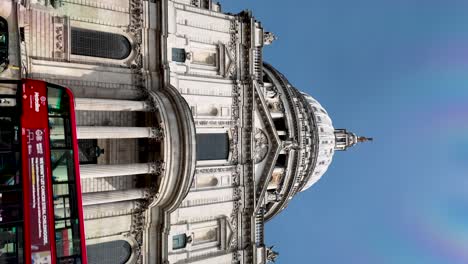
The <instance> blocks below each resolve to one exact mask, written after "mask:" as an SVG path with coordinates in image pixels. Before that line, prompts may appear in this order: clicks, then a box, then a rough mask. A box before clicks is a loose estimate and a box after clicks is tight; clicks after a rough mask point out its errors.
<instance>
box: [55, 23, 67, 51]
mask: <svg viewBox="0 0 468 264" xmlns="http://www.w3.org/2000/svg"><path fill="white" fill-rule="evenodd" d="M53 22H54V54H53V55H54V58H57V59H64V55H65V38H64V36H65V32H64V25H63V24H64V19H63V17H54V18H53Z"/></svg>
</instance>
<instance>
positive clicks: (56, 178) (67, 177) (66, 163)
mask: <svg viewBox="0 0 468 264" xmlns="http://www.w3.org/2000/svg"><path fill="white" fill-rule="evenodd" d="M50 153H51V167H52V181H53V182H57V183H60V182H68V181H74V180H75V179H74V176H73V174H74V172H73V170H74V166H73V151H72V150H68V149H51V151H50Z"/></svg>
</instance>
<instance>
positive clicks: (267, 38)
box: [263, 32, 278, 46]
mask: <svg viewBox="0 0 468 264" xmlns="http://www.w3.org/2000/svg"><path fill="white" fill-rule="evenodd" d="M277 39H278V38H277V37H276V36H275V34H273V33H272V32H264V33H263V45H265V46H266V45H270V44H271V43H273V41H275V40H277Z"/></svg>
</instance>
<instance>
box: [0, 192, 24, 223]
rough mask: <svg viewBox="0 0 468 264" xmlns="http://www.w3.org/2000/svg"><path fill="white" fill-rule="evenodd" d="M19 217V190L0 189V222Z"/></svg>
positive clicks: (19, 218) (20, 214) (20, 217)
mask: <svg viewBox="0 0 468 264" xmlns="http://www.w3.org/2000/svg"><path fill="white" fill-rule="evenodd" d="M21 219H22V212H21V192H19V191H3V192H2V191H0V224H1V223H7V222H12V221H13V222H14V221H20V220H21Z"/></svg>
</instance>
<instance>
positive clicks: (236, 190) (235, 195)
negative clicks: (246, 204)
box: [232, 188, 242, 200]
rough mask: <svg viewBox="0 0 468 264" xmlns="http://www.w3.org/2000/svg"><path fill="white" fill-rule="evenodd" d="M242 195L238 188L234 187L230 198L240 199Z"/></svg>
mask: <svg viewBox="0 0 468 264" xmlns="http://www.w3.org/2000/svg"><path fill="white" fill-rule="evenodd" d="M241 197H242V191H241V189H240V188H235V189H234V191H233V193H232V199H234V200H240V199H241Z"/></svg>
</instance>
